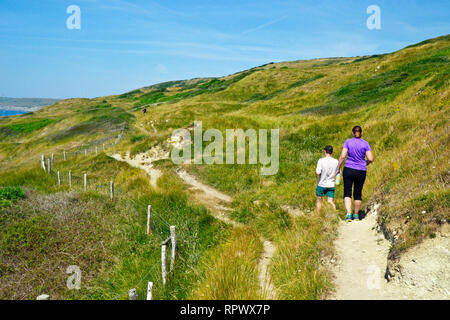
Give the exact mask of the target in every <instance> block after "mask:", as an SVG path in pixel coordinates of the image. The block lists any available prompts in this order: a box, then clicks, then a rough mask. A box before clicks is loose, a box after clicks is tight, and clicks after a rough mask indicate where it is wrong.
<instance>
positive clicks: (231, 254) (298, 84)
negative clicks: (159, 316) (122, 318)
mask: <svg viewBox="0 0 450 320" xmlns="http://www.w3.org/2000/svg"><path fill="white" fill-rule="evenodd" d="M449 48H450V40H449V36H448V35H447V36H443V37H439V38H435V39H430V40H428V41H425V42H423V43H421V44H417V45H414V46H409V47H407V48H405V49H403V50H400V51H397V52H393V53H389V54H383V55H372V56H366V57H357V58H329V59H320V60H309V61H305V60H301V61H292V62H282V63H279V64H267V65H263V66H259V67H255V68H252V69H249V70H246V71H243V72H240V73H237V74H233V75H230V76H227V77H222V78H213V79H211V78H203V79H191V80H177V81H169V82H165V83H161V84H157V85H153V86H150V87H146V88H142V89H139V90H133V91H131V92H129V93H125V94H123V95H120V96H113V97H102V98H97V99H72V100H65V101H60V102H58V103H57V104H55V105H54V106H52V107H51V108H45V109H42V110H39V111H37V112H35V113H34V114H32V115H29V116H27V118H26V119H27V121H26V122H25V120H24V119H25V118H21V117H11V118H8V119H0V128H2V129H0V130H1V133H2V136H3V137H5V139H3V140H2V141H1V142H0V162H1V164H2V167H1V168H2V169H1V171H0V186H8V187H21V188H23V189H24V190H25V194H26V196H25V197H24V198H18V199H16V200H14V203H8V205H7V206H4V207H2V208H1V209H0V210H1V211H0V212H1V217H2V218H1V219H3V220H2V223H1V227H0V228H1V230H2V231H1V234H2V237H4V239H6V240H4V241H6V242H5V243H7V244H8V245H7V247H8V248H9V249H8V250H12V251H14V250H15V249H14V248H16V247H15V246H16V244H15V243H14V242H13V239H14V237H13V235H15V234H16V233H17V232H19V231H20V232H21V233H23V234H24V237H25V238H24V239H26V240H24V241H29V243H30V244H31V243H32V242H33V241H31V240H29V239H35V234H36V232H37V230H40V229H39V228H41V227H46V226H47V227H48V228H49V229H48V230H46V229H43V230H42V232H43V233H44V234H45V233H46V232H48V234H51V237H50V238H52V239H54V242H51V243H49V244H47V243H43V247H44V248H45V253H44V254H41V253H39V251H37V250H38V248H39V246H37V247H34V246H32V247H30V250H27V251H25V250H24V251H20V250H15V251H14V252H15V254H16V255H17V257H12V256H8V257H7V259H6V258H4V256H2V258H1V259H0V270H2V271H1V272H2V277H1V280H0V282H1V281H3V282H2V283H1V284H2V288H6V289H5V290H4V292H5V293H4V295H3V296H2V298H23V297H31V298H34V297H35V296H36V295H38V294H40V293H42V292H45V291H47V292H49V291H52V292H54V293H55V295H56V296H57V297H63V298H73V299H79V298H93V299H100V298H111V297H114V296H115V295H117V294H120V293H122V292H126V291H127V290H128V289H130V288H131V287H132V286H134V285H136V283H138V282H139V280H140V279H141V278H142V276H144V275H145V273H146V271H148V270H150V268H151V267H152V266H153V264H154V263H157V262H158V259H159V247H158V243H159V241H160V239H159V237H158V236H157V234H160V236H161V237H162V238H164V237H167V235H168V234H167V232H168V230H167V228H166V227H167V225H166V223H168V224H174V225H177V226H179V228H180V229H179V230H180V234H184V239H185V240H186V242H184V241H183V240H181V242H180V252H179V256H177V259H178V260H177V261H178V262H179V264H178V265H177V268H179V269H177V272H176V273H175V275H173V276H172V278H171V279H170V281H169V284H168V285H167V286H166V289H165V290H162V289H160V288H161V285H160V276H159V275H158V273H157V272H156V273H155V272H153V271H152V272H150V273H149V275H148V278H149V279H150V278H151V279H152V280H154V282H155V284H156V285H155V290H156V291H155V297H157V298H164V299H183V298H199V299H208V298H211V299H242V298H247V299H258V298H261V295H260V292H259V290H258V280H257V271H256V268H257V262H258V257H259V256H260V254H261V249H262V243H261V241H260V237H261V236H264V237H265V238H266V239H270V240H271V241H273V242H274V243H275V244H276V245H277V247H278V250H277V252H276V253H275V256H274V258H273V260H272V262H271V265H270V266H269V269H270V272H271V276H272V280H273V282H274V285H275V287H276V288H277V290H278V293H279V298H281V299H321V298H324V297H327V295H329V293H330V292H331V290H332V289H333V284H332V279H331V276H330V274H329V270H327V267H326V266H325V265H324V264H323V263H322V260H323V259H326V258H327V257H328V256H330V255H332V254H333V246H332V243H333V240H334V238H335V236H336V228H337V222H338V221H339V218H342V214H343V213H344V207H343V203H342V201H340V200H338V201H337V208H338V212H337V213H332V212H331V211H330V208H326V209H325V210H324V212H322V213H321V214H320V215H319V214H314V213H312V211H313V209H314V204H315V193H314V188H315V185H316V183H317V177H316V175H315V172H314V169H315V165H316V163H317V160H318V159H319V158H320V157H321V156H322V149H323V147H324V146H325V145H327V144H331V145H333V147H334V149H335V154H334V155H335V157H338V155H339V152H340V149H341V147H342V145H343V143H344V141H345V140H346V139H347V138H349V137H350V136H351V132H350V131H351V128H352V127H353V126H354V125H361V126H362V127H363V138H364V139H366V140H367V141H368V142H369V143H370V145H371V146H372V149H373V152H374V155H375V163H374V164H373V165H371V166H370V167H369V170H368V176H367V180H366V184H365V186H364V190H363V205H364V206H365V207H367V206H368V205H370V204H372V203H374V202H379V203H380V204H381V207H380V209H379V212H380V214H379V223H380V224H381V226H382V228H383V229H384V231H385V233H386V234H387V235H388V236H390V238H391V239H392V247H391V250H390V256H389V258H390V259H391V260H393V259H396V258H398V257H399V256H400V255H401V254H402V253H403V252H405V250H408V249H409V248H411V247H412V246H414V245H416V244H417V243H419V242H421V241H423V240H424V239H427V238H428V237H433V236H434V235H435V234H436V233H437V232H439V230H440V229H441V228H442V226H443V225H444V224H447V223H448V222H449V210H448V206H449V200H448V199H449V196H448V191H447V184H448V178H449V166H448V160H447V155H446V153H445V152H444V150H448V149H449V148H450V146H449V139H448V132H447V128H448V122H449V121H448V119H450V117H449V105H450V98H449V73H448V70H449V68H450V64H449ZM378 67H379V68H378ZM160 102H167V103H161V104H159V103H160ZM149 103H155V104H158V105H154V106H152V108H151V109H150V110H149V112H147V114H145V115H144V114H142V113H141V112H140V111H139V110H137V109H138V107H140V106H142V105H144V104H149ZM53 118H55V119H58V122H55V123H53V124H52V125H48V126H46V128H45V130H32V131H30V132H28V133H27V134H25V131H24V132H23V134H17V132H15V131H13V130H12V129H11V128H10V126H14V125H21V124H25V123H33V122H37V121H41V120H42V119H53ZM195 120H202V122H203V130H207V129H209V128H217V129H219V130H220V131H222V132H223V133H224V134H225V130H226V129H229V128H242V129H244V130H245V129H248V128H253V129H259V128H264V129H270V128H279V129H280V167H279V171H278V173H277V174H276V175H274V176H265V177H263V176H261V175H260V174H259V165H248V164H247V165H227V164H224V165H185V168H186V169H187V170H188V171H190V172H191V173H193V174H195V175H196V176H197V177H198V179H200V180H201V181H203V182H204V183H206V184H209V185H211V186H213V187H215V188H217V189H219V190H221V191H223V192H225V193H228V194H229V195H231V196H232V197H233V202H232V204H231V205H230V206H231V207H232V210H231V212H230V213H229V214H230V217H232V218H233V219H235V220H236V221H239V222H241V223H242V224H243V225H244V227H243V228H238V229H233V230H231V229H230V228H229V227H226V226H224V225H223V224H222V223H219V222H218V221H217V220H215V219H212V218H211V215H210V214H209V213H208V212H207V210H205V209H204V208H202V207H198V206H197V205H194V204H193V202H192V199H191V198H192V197H191V196H190V193H189V190H187V189H186V187H185V186H184V185H183V184H182V183H181V182H180V181H179V179H178V178H177V177H176V175H175V173H174V169H176V166H175V165H174V164H173V163H172V162H171V161H170V160H161V161H159V162H158V163H156V164H155V165H156V166H157V167H158V168H160V169H161V170H163V172H164V175H163V176H162V177H161V178H160V180H159V182H158V186H159V189H158V191H156V190H153V189H152V188H150V187H149V184H148V177H147V176H145V174H144V173H143V172H141V171H139V170H138V169H132V168H129V167H128V166H127V165H126V164H124V163H120V162H117V161H115V160H113V159H111V158H109V157H106V156H105V155H103V154H99V155H98V156H97V157H93V156H88V157H86V158H85V157H78V158H76V159H75V158H71V159H69V160H68V161H66V162H65V163H61V162H57V164H56V166H55V168H54V172H53V173H52V174H51V175H48V174H46V173H44V172H43V171H42V170H41V169H39V167H38V163H39V159H40V155H41V154H45V155H49V154H50V153H53V152H55V154H61V152H62V150H70V151H73V150H79V149H81V150H82V148H84V147H85V146H89V145H92V144H93V143H94V142H95V141H101V139H102V138H104V137H105V136H112V137H114V136H117V134H118V132H123V134H124V137H123V138H122V139H121V141H120V142H119V143H118V144H117V145H114V146H113V148H114V150H109V151H108V152H110V153H113V152H122V153H124V152H125V151H130V153H131V155H132V156H133V155H135V154H138V153H141V152H146V151H148V150H149V149H151V148H152V147H155V146H158V147H161V148H162V149H164V150H168V149H169V146H168V144H167V139H168V138H169V137H170V135H171V133H172V132H173V130H174V129H177V128H183V127H187V126H189V125H191V124H192V123H193V121H195ZM150 121H153V123H154V127H155V128H156V130H157V133H154V131H153V128H152V127H151V126H150ZM21 130H24V129H23V128H22V129H21ZM144 132H145V133H144ZM148 132H150V134H148ZM57 170H59V171H60V172H61V173H62V176H63V185H62V186H61V187H58V186H57V185H56V184H55V181H56V174H55V172H56V171H57ZM68 170H72V173H73V182H74V188H73V190H72V191H69V190H68V186H67V172H68ZM86 171H87V172H88V179H89V181H90V182H92V185H91V187H90V188H91V189H90V190H88V192H87V193H83V192H82V190H81V189H82V187H81V183H82V173H83V172H86ZM109 180H114V181H115V182H116V184H117V188H118V191H120V192H119V195H118V198H117V199H116V200H115V201H114V202H110V201H109V200H108V183H109ZM342 195H343V190H342V185H340V186H338V187H337V188H336V199H342ZM4 201H10V200H8V199H5V200H4ZM149 203H151V204H152V206H154V207H153V208H154V210H155V223H156V225H154V230H155V232H157V233H155V234H152V235H151V236H150V237H147V236H146V235H145V232H144V231H145V223H146V221H145V219H146V206H147V205H148V204H149ZM68 204H70V205H68ZM74 204H77V206H75V205H74ZM285 205H289V206H293V207H296V208H297V209H298V210H299V211H301V212H303V213H304V214H303V215H302V216H301V217H297V218H293V217H290V216H289V215H288V214H287V213H286V212H285V210H284V209H283V207H284V206H285ZM76 208H81V209H76ZM422 211H425V212H426V213H425V214H422ZM156 213H159V214H161V215H160V217H161V218H162V219H164V220H162V219H161V220H160V221H158V215H157V214H156ZM308 213H309V214H308ZM29 219H38V220H36V223H34V224H30V223H28V222H27V221H32V220H29ZM39 219H42V220H39ZM42 221H44V222H45V223H44V222H42ZM164 221H165V222H164ZM80 225H82V226H83V228H81V229H80V228H79V226H80ZM34 226H36V228H38V229H37V230H34V229H33V228H34ZM394 230H395V231H396V236H397V237H396V239H394V238H393V236H392V235H393V231H394ZM28 237H29V238H28ZM73 239H77V241H73ZM99 239H100V240H99ZM38 241H40V240H39V239H38ZM13 249H14V250H13ZM63 249H64V250H63ZM60 251H63V252H65V253H67V254H68V255H67V256H66V255H65V254H59V253H58V252H60ZM39 256H45V257H47V258H48V259H47V260H45V259H42V261H47V262H48V263H49V266H45V265H43V264H42V263H43V262H41V261H40V260H39V259H37V257H39ZM14 259H16V260H14ZM36 261H38V262H39V263H40V264H37V265H36V264H34V263H35V262H36ZM14 263H17V266H15V265H14ZM70 264H80V267H81V266H82V269H83V270H86V273H85V274H86V281H87V282H86V283H87V286H86V287H84V289H82V290H81V291H80V292H67V290H66V289H65V287H64V283H65V279H66V278H65V277H66V276H67V275H66V274H65V273H64V270H62V271H61V269H64V268H63V267H61V266H66V265H70ZM30 268H31V270H33V272H31V273H25V271H24V270H30ZM48 269H50V270H53V271H54V272H53V273H51V274H50V275H49V274H48V273H45V272H44V270H48ZM242 270H244V271H245V272H242ZM21 274H26V275H27V277H29V278H27V280H28V282H27V283H30V286H31V287H32V290H31V291H26V290H25V289H23V288H22V289H20V290H18V291H17V292H15V291H14V290H13V289H12V287H11V284H12V283H15V282H16V281H18V279H19V276H20V275H21ZM245 274H247V276H244V275H245ZM43 275H44V277H45V279H46V281H45V282H44V284H42V281H41V279H42V277H43ZM83 281H84V280H83ZM144 287H145V285H142V283H141V287H139V288H138V294H139V296H140V297H144V295H145V293H144V291H145V288H144Z"/></svg>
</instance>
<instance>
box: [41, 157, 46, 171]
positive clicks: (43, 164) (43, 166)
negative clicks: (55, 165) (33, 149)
mask: <svg viewBox="0 0 450 320" xmlns="http://www.w3.org/2000/svg"><path fill="white" fill-rule="evenodd" d="M41 167H42V169H44V171H47V170H46V169H45V157H44V155H42V156H41Z"/></svg>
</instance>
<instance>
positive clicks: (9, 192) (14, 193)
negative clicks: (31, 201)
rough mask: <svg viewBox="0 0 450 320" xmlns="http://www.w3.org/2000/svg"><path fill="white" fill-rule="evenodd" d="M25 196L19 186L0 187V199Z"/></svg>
mask: <svg viewBox="0 0 450 320" xmlns="http://www.w3.org/2000/svg"><path fill="white" fill-rule="evenodd" d="M23 197H25V192H24V191H23V189H22V188H20V187H4V188H0V200H16V199H20V198H23Z"/></svg>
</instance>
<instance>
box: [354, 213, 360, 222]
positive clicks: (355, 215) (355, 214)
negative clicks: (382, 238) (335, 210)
mask: <svg viewBox="0 0 450 320" xmlns="http://www.w3.org/2000/svg"><path fill="white" fill-rule="evenodd" d="M353 220H355V221H359V215H358V214H357V213H354V214H353Z"/></svg>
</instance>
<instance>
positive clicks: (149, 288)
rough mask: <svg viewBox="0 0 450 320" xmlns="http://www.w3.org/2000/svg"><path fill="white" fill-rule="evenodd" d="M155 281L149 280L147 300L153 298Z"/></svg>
mask: <svg viewBox="0 0 450 320" xmlns="http://www.w3.org/2000/svg"><path fill="white" fill-rule="evenodd" d="M152 289H153V282H151V281H149V282H148V285H147V300H152Z"/></svg>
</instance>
